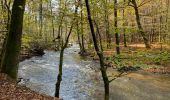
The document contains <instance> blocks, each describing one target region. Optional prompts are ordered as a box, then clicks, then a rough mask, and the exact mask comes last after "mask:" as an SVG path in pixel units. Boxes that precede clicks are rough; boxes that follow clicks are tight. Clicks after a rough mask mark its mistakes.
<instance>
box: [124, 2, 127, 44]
mask: <svg viewBox="0 0 170 100" xmlns="http://www.w3.org/2000/svg"><path fill="white" fill-rule="evenodd" d="M125 2H126V1H125V0H124V3H125ZM123 43H124V47H127V41H126V29H125V9H123Z"/></svg>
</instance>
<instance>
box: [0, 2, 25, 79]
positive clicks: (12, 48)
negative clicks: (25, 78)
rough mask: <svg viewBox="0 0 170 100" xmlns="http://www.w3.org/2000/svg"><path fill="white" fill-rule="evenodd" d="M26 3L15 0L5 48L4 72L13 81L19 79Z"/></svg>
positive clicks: (3, 58)
mask: <svg viewBox="0 0 170 100" xmlns="http://www.w3.org/2000/svg"><path fill="white" fill-rule="evenodd" d="M25 1H26V0H14V3H13V7H12V15H11V22H10V27H9V33H8V36H7V40H6V43H5V46H4V53H5V54H4V56H3V57H2V64H1V66H2V72H3V73H7V74H8V75H9V76H10V77H12V78H13V79H16V78H17V72H18V63H19V53H20V47H21V37H22V27H23V16H24V9H25Z"/></svg>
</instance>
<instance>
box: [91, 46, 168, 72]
mask: <svg viewBox="0 0 170 100" xmlns="http://www.w3.org/2000/svg"><path fill="white" fill-rule="evenodd" d="M151 47H152V48H151V49H146V48H145V45H144V44H130V45H128V47H123V45H120V48H121V54H120V55H116V52H115V48H114V47H112V48H111V49H104V51H103V53H104V56H105V58H106V59H105V65H106V66H108V67H113V68H115V69H118V70H120V69H121V70H122V68H123V70H125V71H129V70H132V71H136V70H143V71H146V72H152V73H162V74H170V47H169V46H168V45H160V44H152V45H151ZM88 57H91V58H92V59H93V60H95V61H98V60H99V59H98V56H97V55H96V54H95V52H94V51H93V50H91V52H90V55H89V56H88Z"/></svg>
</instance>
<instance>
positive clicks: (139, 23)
mask: <svg viewBox="0 0 170 100" xmlns="http://www.w3.org/2000/svg"><path fill="white" fill-rule="evenodd" d="M131 2H132V4H133V7H134V9H135V15H136V22H137V25H138V29H139V33H140V34H141V36H142V38H143V41H144V44H145V47H146V48H150V44H149V41H148V39H147V36H146V34H145V33H144V30H143V27H142V25H141V22H140V16H139V11H138V6H137V4H136V0H131Z"/></svg>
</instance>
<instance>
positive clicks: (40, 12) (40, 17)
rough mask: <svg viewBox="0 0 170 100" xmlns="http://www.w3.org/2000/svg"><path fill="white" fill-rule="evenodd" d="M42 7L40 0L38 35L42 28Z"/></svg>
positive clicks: (40, 33) (40, 34)
mask: <svg viewBox="0 0 170 100" xmlns="http://www.w3.org/2000/svg"><path fill="white" fill-rule="evenodd" d="M42 9H43V1H42V0H40V3H39V24H40V26H39V28H40V30H39V31H40V32H39V36H40V37H42V29H43V17H42V16H43V15H42V13H43V12H42Z"/></svg>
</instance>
